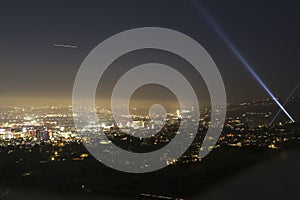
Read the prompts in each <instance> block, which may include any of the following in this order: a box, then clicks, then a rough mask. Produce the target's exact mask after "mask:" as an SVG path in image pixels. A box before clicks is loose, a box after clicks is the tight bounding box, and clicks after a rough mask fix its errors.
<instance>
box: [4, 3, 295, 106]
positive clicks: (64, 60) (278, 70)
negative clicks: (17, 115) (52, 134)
mask: <svg viewBox="0 0 300 200" xmlns="http://www.w3.org/2000/svg"><path fill="white" fill-rule="evenodd" d="M200 2H201V3H202V5H203V6H204V7H205V9H206V10H207V11H208V13H209V14H210V15H211V16H212V17H213V18H214V20H215V21H216V22H217V23H218V24H219V26H220V28H221V29H222V30H223V31H224V33H225V34H226V35H227V36H228V37H229V38H230V40H231V41H232V42H233V43H234V45H235V46H236V47H237V48H238V49H239V51H240V52H241V54H242V55H243V56H244V57H245V58H246V59H247V61H248V62H249V63H250V64H251V65H252V66H253V68H254V70H255V71H256V72H257V74H258V75H259V76H260V77H261V79H262V80H263V81H264V82H265V83H266V85H267V86H268V87H269V88H270V90H271V91H272V92H273V93H274V94H275V96H277V97H280V98H282V99H284V98H286V97H287V96H288V94H289V93H290V91H291V90H292V88H293V87H294V86H295V85H296V83H297V82H298V80H299V77H300V62H299V57H300V37H299V35H300V26H299V21H300V12H299V10H298V9H299V6H300V4H299V3H298V1H297V0H295V1H276V0H264V1H261V0H242V1H241V0H226V1H223V0H218V1H217V0H205V1H200ZM146 26H156V27H165V28H170V29H174V30H177V31H180V32H183V33H185V34H187V35H189V36H191V37H192V38H194V39H195V40H197V41H198V42H199V43H200V44H201V45H202V46H203V47H204V48H205V49H206V50H207V51H208V52H209V54H210V55H211V56H212V58H213V59H214V61H215V62H216V64H217V66H218V67H219V70H220V72H221V74H222V76H223V79H224V82H225V87H226V91H227V95H228V100H229V101H234V102H236V101H242V100H248V99H253V98H264V97H267V96H268V95H267V94H266V92H265V91H264V90H263V89H262V88H261V86H260V85H259V84H258V83H257V81H256V80H255V79H254V78H253V77H252V76H251V75H250V74H249V72H248V71H247V70H246V69H245V67H243V65H242V64H241V63H240V62H239V60H238V59H237V58H236V57H235V55H234V54H232V53H231V51H230V50H229V49H228V47H227V46H226V45H225V43H224V42H223V41H222V39H221V38H220V37H219V36H218V35H217V34H216V33H215V32H214V31H213V29H212V28H211V27H210V25H209V24H208V23H207V22H206V21H205V20H204V18H203V17H202V16H201V14H199V13H198V10H197V9H196V8H195V6H194V4H192V3H191V0H181V1H177V0H163V1H162V0H118V1H116V0H107V1H104V0H101V1H99V0H98V1H48V2H47V1H43V2H42V1H6V2H5V1H3V2H1V6H0V30H1V31H0V36H1V37H0V52H1V54H0V66H1V68H0V73H1V79H0V91H1V93H0V94H1V96H0V101H1V104H2V105H4V104H13V103H17V104H22V103H30V102H31V103H32V102H34V103H48V102H51V103H60V102H62V101H61V100H63V102H67V103H70V102H71V94H72V87H73V82H74V79H75V75H76V72H77V70H78V69H79V67H80V64H81V62H82V61H83V59H84V58H85V57H86V55H87V54H88V53H89V52H90V51H91V50H92V49H93V48H94V47H95V46H96V45H98V44H99V43H100V42H101V41H103V40H105V39H106V38H108V37H110V36H112V35H114V34H116V33H119V32H121V31H125V30H127V29H132V28H137V27H146ZM54 43H56V44H71V45H76V46H78V48H76V49H71V48H62V47H55V46H53V44H54ZM297 93H298V94H299V89H298V91H297ZM32 99H33V100H32Z"/></svg>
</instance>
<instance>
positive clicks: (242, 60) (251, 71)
mask: <svg viewBox="0 0 300 200" xmlns="http://www.w3.org/2000/svg"><path fill="white" fill-rule="evenodd" d="M192 2H193V4H194V5H195V7H196V8H197V10H198V13H200V14H202V16H203V17H204V18H205V19H206V20H207V22H208V23H209V24H210V25H211V26H212V28H213V30H214V31H215V32H216V33H217V34H218V35H219V36H220V37H221V38H222V40H223V41H224V42H225V44H226V45H227V46H228V47H229V49H230V50H231V51H232V52H233V53H234V55H235V56H236V57H237V58H238V59H239V60H240V62H241V63H242V64H243V65H244V66H245V67H246V69H247V70H248V71H249V72H250V74H251V75H252V76H253V77H254V78H255V79H256V80H257V81H258V83H259V84H260V85H261V86H262V87H263V89H264V90H265V91H266V92H267V93H268V94H269V96H270V97H271V98H272V99H273V100H274V102H275V103H276V104H277V105H278V106H279V107H280V109H281V110H282V111H283V112H284V113H285V114H286V115H287V116H288V118H289V119H290V120H291V121H292V122H295V120H294V119H293V118H292V116H291V115H290V114H289V113H288V112H287V110H286V109H285V108H284V107H283V106H282V105H281V103H280V102H279V101H278V100H277V98H276V97H275V96H274V95H273V93H272V92H271V91H270V90H269V88H268V87H267V86H266V85H265V83H264V82H263V81H262V80H261V79H260V78H259V76H258V75H257V74H256V72H255V71H254V70H253V69H252V67H251V65H250V64H249V63H248V62H247V61H246V60H245V58H244V57H243V56H242V55H241V53H240V52H239V51H238V49H237V48H236V47H235V46H234V45H233V43H232V42H231V41H230V40H229V38H228V37H227V36H226V35H225V33H224V32H223V31H222V30H221V29H220V28H219V26H218V25H217V24H216V22H215V21H214V20H213V19H212V17H211V16H210V15H209V14H208V13H207V12H206V10H205V9H204V8H203V7H202V5H201V4H200V3H199V1H198V0H192Z"/></svg>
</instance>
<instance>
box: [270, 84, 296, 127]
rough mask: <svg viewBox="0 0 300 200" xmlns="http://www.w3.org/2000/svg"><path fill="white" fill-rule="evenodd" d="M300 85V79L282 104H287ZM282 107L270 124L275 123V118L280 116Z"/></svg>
mask: <svg viewBox="0 0 300 200" xmlns="http://www.w3.org/2000/svg"><path fill="white" fill-rule="evenodd" d="M299 86H300V81H299V82H298V83H297V84H296V86H295V87H294V88H293V90H292V91H291V93H290V94H289V96H288V97H287V98H286V100H285V101H284V103H283V104H282V106H285V105H286V104H287V103H288V101H289V99H290V98H291V97H292V95H293V94H294V93H295V92H296V90H297V89H298V88H299ZM280 112H281V109H279V110H278V111H277V113H276V115H275V116H274V118H273V119H272V121H271V122H270V124H269V125H270V126H271V125H272V124H273V123H274V121H275V119H276V118H277V117H278V115H279V114H280Z"/></svg>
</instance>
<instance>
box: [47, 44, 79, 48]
mask: <svg viewBox="0 0 300 200" xmlns="http://www.w3.org/2000/svg"><path fill="white" fill-rule="evenodd" d="M53 46H55V47H63V48H71V49H76V48H77V46H75V45H70V44H53Z"/></svg>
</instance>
